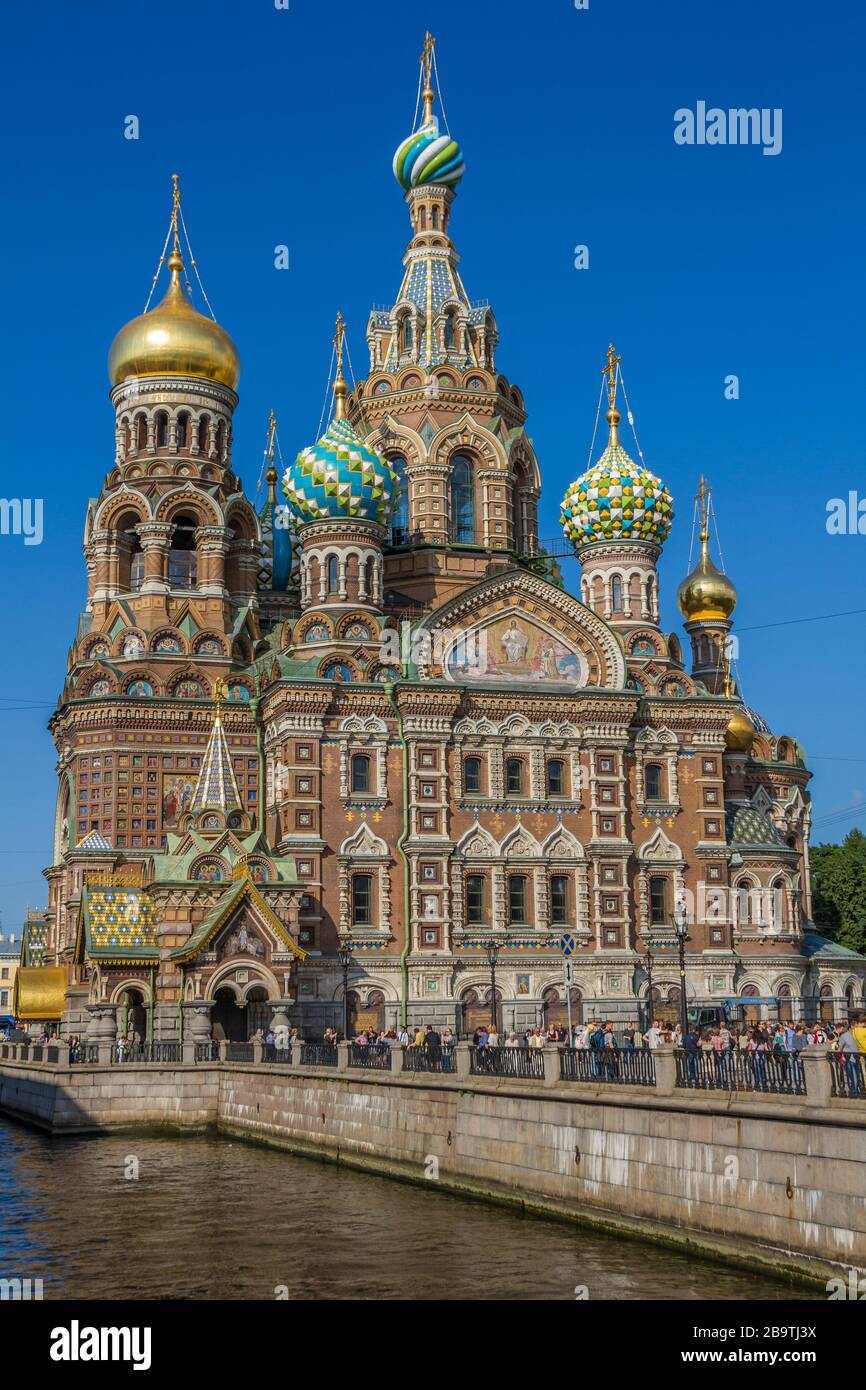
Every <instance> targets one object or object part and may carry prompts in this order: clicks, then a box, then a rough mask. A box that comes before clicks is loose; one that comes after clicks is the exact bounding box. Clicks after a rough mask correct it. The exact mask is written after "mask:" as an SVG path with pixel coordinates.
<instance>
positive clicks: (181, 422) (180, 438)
mask: <svg viewBox="0 0 866 1390" xmlns="http://www.w3.org/2000/svg"><path fill="white" fill-rule="evenodd" d="M188 439H189V416H188V415H187V414H186V412H184V414H183V415H178V417H177V447H178V448H179V449H185V448H186V447H187V441H188Z"/></svg>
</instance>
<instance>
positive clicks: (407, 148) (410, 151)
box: [394, 116, 466, 193]
mask: <svg viewBox="0 0 866 1390" xmlns="http://www.w3.org/2000/svg"><path fill="white" fill-rule="evenodd" d="M465 169H466V165H465V164H464V162H463V151H462V150H461V148H460V146H459V145H458V143H457V141H456V140H452V138H451V136H450V135H440V134H439V122H438V121H437V119H436V117H435V116H431V117H430V119H429V121H426V122H425V124H424V125H422V126H421V128H420V129H419V130H416V131H415V132H414V134H412V135H410V136H409V137H408V139H406V140H404V141H403V143H402V144H401V145H400V147H399V149H398V150H397V153H396V154H395V155H394V177H395V178H396V180H397V182H398V183H399V184H400V187H401V188H405V190H406V192H407V193H408V191H409V189H410V188H419V187H421V186H423V185H424V184H429V183H440V184H445V185H446V186H447V187H449V188H456V187H457V184H458V183H459V182H460V180H461V179H462V177H463V174H464V172H465Z"/></svg>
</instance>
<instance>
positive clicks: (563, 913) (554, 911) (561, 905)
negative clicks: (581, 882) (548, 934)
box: [550, 874, 568, 927]
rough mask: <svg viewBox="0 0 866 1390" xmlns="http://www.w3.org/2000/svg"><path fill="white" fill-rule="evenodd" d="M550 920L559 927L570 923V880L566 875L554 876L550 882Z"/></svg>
mask: <svg viewBox="0 0 866 1390" xmlns="http://www.w3.org/2000/svg"><path fill="white" fill-rule="evenodd" d="M550 920H551V922H552V923H553V924H554V926H557V927H560V926H563V925H564V924H565V923H566V922H567V921H568V878H567V877H566V875H565V874H554V876H553V878H552V879H551V880H550Z"/></svg>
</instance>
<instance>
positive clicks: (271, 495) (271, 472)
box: [265, 410, 277, 505]
mask: <svg viewBox="0 0 866 1390" xmlns="http://www.w3.org/2000/svg"><path fill="white" fill-rule="evenodd" d="M276 429H277V417H276V415H275V414H274V412H273V410H272V411H271V412H270V414H269V415H268V471H267V473H266V474H265V482H266V483H267V485H268V502H269V503H270V504H271V505H273V504H274V502H276V500H277V470H276V468H274V435H275V433H276Z"/></svg>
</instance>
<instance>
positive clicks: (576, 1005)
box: [542, 985, 583, 1028]
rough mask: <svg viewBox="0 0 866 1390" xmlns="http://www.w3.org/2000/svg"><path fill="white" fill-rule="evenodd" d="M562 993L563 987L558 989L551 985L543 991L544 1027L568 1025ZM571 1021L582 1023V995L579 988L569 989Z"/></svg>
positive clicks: (563, 991) (563, 992) (563, 1026)
mask: <svg viewBox="0 0 866 1390" xmlns="http://www.w3.org/2000/svg"><path fill="white" fill-rule="evenodd" d="M564 994H565V988H564V987H563V989H561V990H559V989H556V988H555V987H554V986H553V985H551V986H550V988H549V989H546V990H545V991H544V995H543V996H542V1002H543V1006H544V1026H545V1028H567V1027H568V1007H567V1005H566V1002H565V999H564V998H563V995H564ZM571 1021H572V1023H583V997H582V995H581V993H580V990H579V989H573V990H572V991H571Z"/></svg>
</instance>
